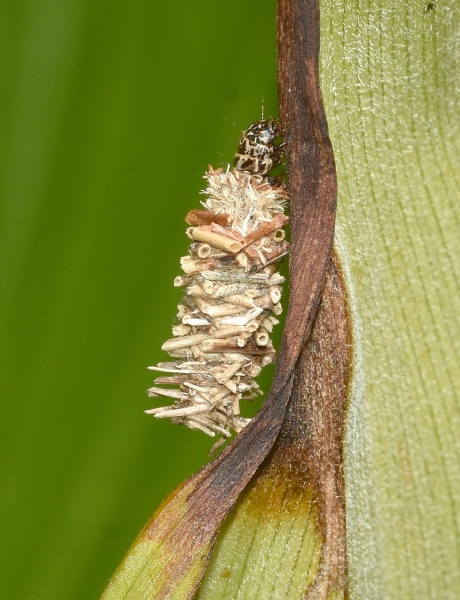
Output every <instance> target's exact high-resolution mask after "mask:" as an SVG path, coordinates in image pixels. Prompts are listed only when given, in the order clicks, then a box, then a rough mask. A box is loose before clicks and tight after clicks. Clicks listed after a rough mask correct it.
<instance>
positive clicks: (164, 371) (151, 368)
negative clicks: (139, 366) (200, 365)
mask: <svg viewBox="0 0 460 600" xmlns="http://www.w3.org/2000/svg"><path fill="white" fill-rule="evenodd" d="M162 364H163V365H174V364H175V363H158V365H157V366H156V367H147V369H148V370H149V371H161V372H162V373H181V374H182V373H184V374H187V373H188V374H192V373H199V371H188V370H185V369H170V368H168V367H161V366H160V365H162Z"/></svg>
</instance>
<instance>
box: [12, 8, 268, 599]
mask: <svg viewBox="0 0 460 600" xmlns="http://www.w3.org/2000/svg"><path fill="white" fill-rule="evenodd" d="M0 39H1V42H0V44H1V49H0V53H1V54H0V61H1V84H0V127H1V132H0V135H1V144H0V154H1V156H0V189H1V204H0V210H1V213H0V353H1V356H0V365H1V376H0V397H1V409H0V410H1V418H0V427H1V436H0V444H1V459H0V468H1V476H0V477H1V479H0V480H1V493H0V504H1V509H0V518H1V526H0V552H1V559H0V596H1V597H2V598H8V599H9V600H15V599H21V600H29V599H30V600H32V599H33V600H40V599H46V600H54V599H66V600H74V599H75V600H77V599H78V600H82V599H91V598H98V596H99V594H100V593H101V591H102V589H103V588H104V586H105V584H106V582H107V580H108V578H109V577H110V576H111V574H112V573H113V571H114V569H115V568H116V566H117V564H118V563H119V561H120V560H121V558H122V557H123V555H124V553H125V552H126V550H127V549H128V547H129V545H130V543H131V542H132V541H133V540H134V538H135V536H136V535H137V533H138V531H139V530H140V529H141V527H142V526H143V525H144V524H145V522H146V520H147V519H148V518H149V517H150V516H151V514H152V513H153V511H154V510H155V509H156V508H157V507H158V505H159V503H160V502H161V500H162V499H164V498H165V496H166V495H167V494H168V493H169V492H170V491H171V490H172V489H173V488H174V487H176V485H177V484H179V483H180V482H181V481H182V480H183V479H184V478H186V477H188V476H189V475H190V474H191V473H193V472H194V471H196V470H197V469H199V467H200V466H201V465H202V464H203V463H204V462H206V460H207V451H208V449H209V447H210V446H211V444H212V440H211V439H210V438H206V436H204V435H203V434H201V433H198V432H192V431H189V430H188V429H186V428H184V427H177V426H173V425H171V424H170V423H169V422H161V421H156V420H154V419H152V418H149V417H147V416H145V415H143V413H142V411H143V410H145V409H146V408H151V407H152V406H154V405H156V404H155V402H152V401H151V400H149V399H147V397H146V389H147V388H148V387H149V386H150V385H151V384H152V382H153V376H152V374H151V373H149V372H148V371H147V369H146V367H147V366H148V365H150V364H154V363H156V362H157V361H159V360H165V359H166V355H165V354H164V353H163V352H162V351H161V350H160V346H161V344H162V343H163V341H165V340H166V339H167V338H168V337H170V328H171V325H172V322H173V318H174V315H175V307H176V304H177V302H178V301H179V300H180V296H181V294H180V291H178V290H177V289H175V288H174V287H173V285H172V280H173V278H174V277H175V275H177V274H179V265H178V263H179V258H180V256H182V255H183V254H185V252H186V248H187V238H186V237H185V235H184V229H185V223H184V221H183V217H184V216H185V214H186V213H187V211H188V210H190V209H191V208H194V207H198V206H199V200H200V196H199V194H198V192H199V190H200V189H202V188H203V186H204V181H203V180H202V175H203V173H204V171H205V169H206V167H207V165H208V164H213V165H214V166H220V165H224V164H225V163H226V162H227V161H229V160H231V157H232V155H233V153H234V151H235V148H236V144H237V140H238V137H239V135H240V132H241V130H242V129H244V128H245V127H247V126H248V125H249V124H250V123H251V122H252V121H254V120H257V119H258V118H260V111H261V104H262V97H263V98H264V100H265V113H266V115H273V116H275V115H276V114H277V104H276V54H275V51H276V48H275V1H274V0H270V1H269V2H267V1H266V0H264V1H262V0H254V1H253V2H247V1H246V0H245V1H243V0H234V1H233V2H210V1H208V0H198V1H197V2H193V3H191V2H184V1H183V0H182V1H178V0H173V1H170V2H168V3H164V2H158V1H156V2H155V1H154V2H152V1H150V2H148V1H146V0H133V1H132V2H120V1H111V2H104V1H101V0H96V1H95V0H91V1H90V0H61V1H59V0H29V1H26V0H14V1H13V0H9V1H4V2H1V4H0ZM269 378H270V373H269V374H268V375H266V376H265V377H264V378H262V379H261V385H262V387H263V388H264V389H265V390H267V389H268V386H269Z"/></svg>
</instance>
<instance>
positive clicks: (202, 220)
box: [185, 208, 231, 227]
mask: <svg viewBox="0 0 460 600" xmlns="http://www.w3.org/2000/svg"><path fill="white" fill-rule="evenodd" d="M185 222H186V223H188V224H189V225H211V223H217V224H218V225H222V226H223V227H226V226H228V225H230V222H231V217H230V215H227V214H225V213H216V212H214V211H213V210H200V209H198V208H195V209H193V210H191V211H190V212H189V213H188V215H187V216H186V217H185Z"/></svg>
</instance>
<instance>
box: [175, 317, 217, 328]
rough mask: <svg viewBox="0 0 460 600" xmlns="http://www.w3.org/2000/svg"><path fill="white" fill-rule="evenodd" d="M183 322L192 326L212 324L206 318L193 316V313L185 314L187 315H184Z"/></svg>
mask: <svg viewBox="0 0 460 600" xmlns="http://www.w3.org/2000/svg"><path fill="white" fill-rule="evenodd" d="M182 323H184V324H186V325H191V326H192V327H205V326H206V325H211V323H210V322H209V321H207V320H206V319H202V318H200V317H193V316H191V315H185V317H182Z"/></svg>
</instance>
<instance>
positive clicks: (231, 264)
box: [180, 254, 239, 275]
mask: <svg viewBox="0 0 460 600" xmlns="http://www.w3.org/2000/svg"><path fill="white" fill-rule="evenodd" d="M180 264H181V267H182V270H183V271H184V272H185V273H186V274H187V275H197V274H198V273H201V272H202V271H212V270H213V269H231V268H236V267H239V263H238V261H237V260H236V258H235V257H234V256H233V255H229V254H224V255H216V256H212V255H211V256H210V257H209V258H204V259H195V258H192V257H191V256H183V257H182V258H181V259H180Z"/></svg>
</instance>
